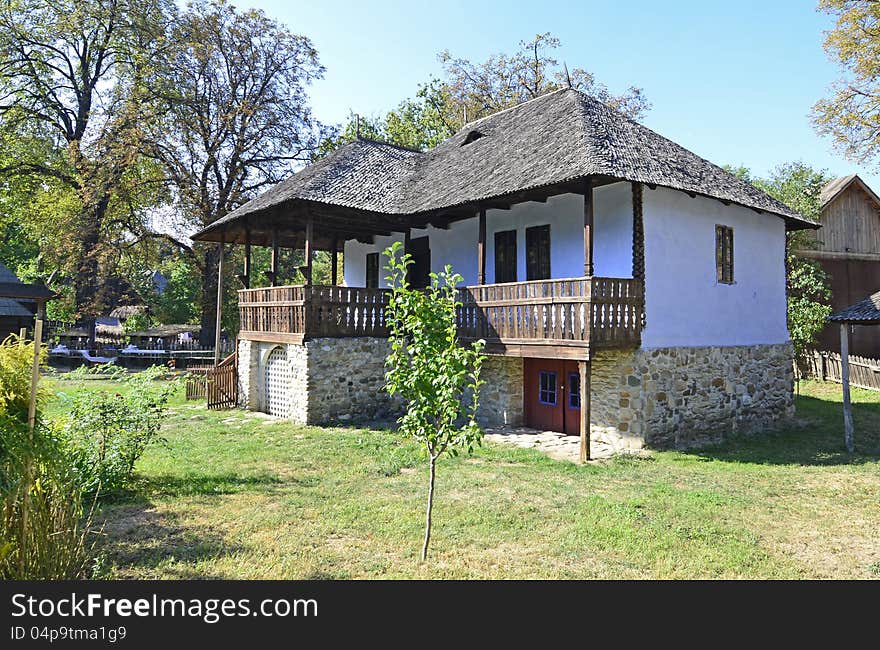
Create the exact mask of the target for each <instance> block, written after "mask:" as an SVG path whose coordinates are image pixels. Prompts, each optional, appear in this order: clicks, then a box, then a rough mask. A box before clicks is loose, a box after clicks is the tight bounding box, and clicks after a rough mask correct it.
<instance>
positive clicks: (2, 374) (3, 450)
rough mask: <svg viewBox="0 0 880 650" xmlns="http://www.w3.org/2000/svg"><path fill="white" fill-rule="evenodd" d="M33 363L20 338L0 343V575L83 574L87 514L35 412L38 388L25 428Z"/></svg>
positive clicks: (40, 398)
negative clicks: (32, 413)
mask: <svg viewBox="0 0 880 650" xmlns="http://www.w3.org/2000/svg"><path fill="white" fill-rule="evenodd" d="M41 361H42V359H41ZM32 362H33V347H32V344H29V343H28V342H27V341H24V340H21V339H18V338H17V337H14V336H12V337H9V338H7V339H6V340H5V341H3V342H2V343H0V503H2V513H0V579H56V580H60V579H73V578H84V577H88V576H89V573H90V568H91V566H92V564H93V558H92V548H93V545H92V544H91V543H90V541H89V534H90V533H89V528H90V516H89V515H88V514H87V513H85V512H84V508H83V503H82V496H81V491H80V488H79V485H78V483H77V481H76V478H75V477H74V476H73V475H72V474H71V472H70V471H69V470H68V468H67V467H66V463H65V461H64V456H63V453H62V451H61V445H60V443H59V441H58V437H57V435H56V432H55V431H54V430H53V428H52V427H51V426H47V425H46V423H44V422H43V419H42V417H41V410H42V406H43V404H44V401H45V391H40V392H38V395H37V418H36V425H35V426H34V428H33V430H31V429H30V427H29V426H28V421H27V413H28V401H29V397H30V390H31V386H30V381H31V364H32Z"/></svg>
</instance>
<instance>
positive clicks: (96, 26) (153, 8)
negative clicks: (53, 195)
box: [0, 0, 174, 316]
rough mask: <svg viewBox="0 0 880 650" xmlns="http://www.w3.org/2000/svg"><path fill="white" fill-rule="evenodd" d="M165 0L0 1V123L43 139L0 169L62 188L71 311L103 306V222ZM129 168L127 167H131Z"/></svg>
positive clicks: (119, 182)
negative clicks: (45, 143) (43, 143)
mask: <svg viewBox="0 0 880 650" xmlns="http://www.w3.org/2000/svg"><path fill="white" fill-rule="evenodd" d="M173 11H174V5H173V2H171V0H93V1H91V2H80V1H78V0H8V1H7V2H4V3H3V4H2V6H0V118H2V125H0V128H2V130H3V134H4V136H5V137H6V138H10V137H12V138H19V139H21V138H24V139H25V141H26V140H27V139H29V138H42V139H43V141H48V142H49V143H51V145H52V146H51V147H49V148H48V150H47V149H45V148H43V147H36V148H22V149H21V155H20V157H16V159H15V160H14V161H12V162H8V161H7V162H6V163H5V164H4V165H3V166H2V167H0V176H3V177H6V178H9V177H11V176H21V175H36V176H38V177H42V178H44V179H46V180H47V181H49V182H51V183H54V184H57V185H58V186H59V187H61V188H64V189H65V190H66V191H67V193H68V196H70V197H72V199H71V201H70V202H69V204H68V206H67V207H68V208H69V209H68V210H67V211H66V212H65V213H62V214H55V215H54V216H55V218H56V219H57V221H56V222H55V223H54V224H53V227H54V229H55V231H57V232H62V233H63V234H64V237H63V238H59V245H60V246H61V247H62V250H59V251H56V253H57V257H58V258H59V259H60V260H63V261H64V270H65V271H66V272H67V274H68V277H69V280H70V284H71V285H72V286H73V293H74V300H75V305H76V310H77V313H78V315H80V316H87V315H92V314H95V313H99V312H101V311H103V310H104V308H106V306H107V305H106V304H105V303H106V296H105V295H102V288H103V279H104V278H105V277H106V275H107V274H106V273H105V269H104V268H103V264H102V263H103V262H104V261H105V258H106V255H107V253H108V248H107V246H106V240H105V237H104V235H105V229H107V228H109V227H112V225H111V224H110V221H111V219H110V217H109V216H108V215H110V214H111V213H112V211H113V209H114V202H116V201H117V199H118V196H119V192H120V189H121V188H122V187H123V186H124V185H125V184H126V183H127V182H129V181H131V180H132V177H131V173H130V172H131V169H132V167H133V166H134V165H135V163H136V161H137V159H138V153H137V152H138V151H139V146H138V145H139V142H140V136H141V126H142V124H143V123H144V121H149V119H150V103H149V96H148V93H147V91H146V86H145V85H144V83H143V81H144V78H145V75H146V74H147V71H148V70H149V68H150V67H151V66H153V65H155V64H156V63H157V62H158V61H160V60H161V58H162V56H161V52H162V49H163V48H164V46H165V43H166V41H165V38H164V36H165V34H164V30H165V25H166V21H167V17H168V16H169V15H171V14H172V13H173ZM135 176H136V175H135Z"/></svg>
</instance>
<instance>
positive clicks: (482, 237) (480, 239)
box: [477, 209, 486, 284]
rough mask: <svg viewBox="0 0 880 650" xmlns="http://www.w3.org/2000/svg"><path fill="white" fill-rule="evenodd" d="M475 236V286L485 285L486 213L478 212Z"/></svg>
mask: <svg viewBox="0 0 880 650" xmlns="http://www.w3.org/2000/svg"><path fill="white" fill-rule="evenodd" d="M479 219H480V226H479V232H478V234H477V284H486V211H485V210H482V209H481V210H480V216H479Z"/></svg>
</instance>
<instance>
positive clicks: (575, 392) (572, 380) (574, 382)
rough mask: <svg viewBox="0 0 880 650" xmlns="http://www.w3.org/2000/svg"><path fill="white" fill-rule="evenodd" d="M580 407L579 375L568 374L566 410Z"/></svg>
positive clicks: (576, 373) (575, 373)
mask: <svg viewBox="0 0 880 650" xmlns="http://www.w3.org/2000/svg"><path fill="white" fill-rule="evenodd" d="M580 407H581V375H580V373H578V372H570V373H568V408H570V409H579V408H580Z"/></svg>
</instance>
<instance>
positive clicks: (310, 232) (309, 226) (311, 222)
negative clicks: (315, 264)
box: [305, 215, 315, 285]
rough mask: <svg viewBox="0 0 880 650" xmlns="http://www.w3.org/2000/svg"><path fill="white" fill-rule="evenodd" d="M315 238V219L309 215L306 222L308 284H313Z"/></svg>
mask: <svg viewBox="0 0 880 650" xmlns="http://www.w3.org/2000/svg"><path fill="white" fill-rule="evenodd" d="M314 237H315V218H314V217H313V216H312V215H309V219H308V221H306V242H305V257H306V274H305V275H306V284H307V285H311V284H312V246H313V244H312V240H313V239H314Z"/></svg>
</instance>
